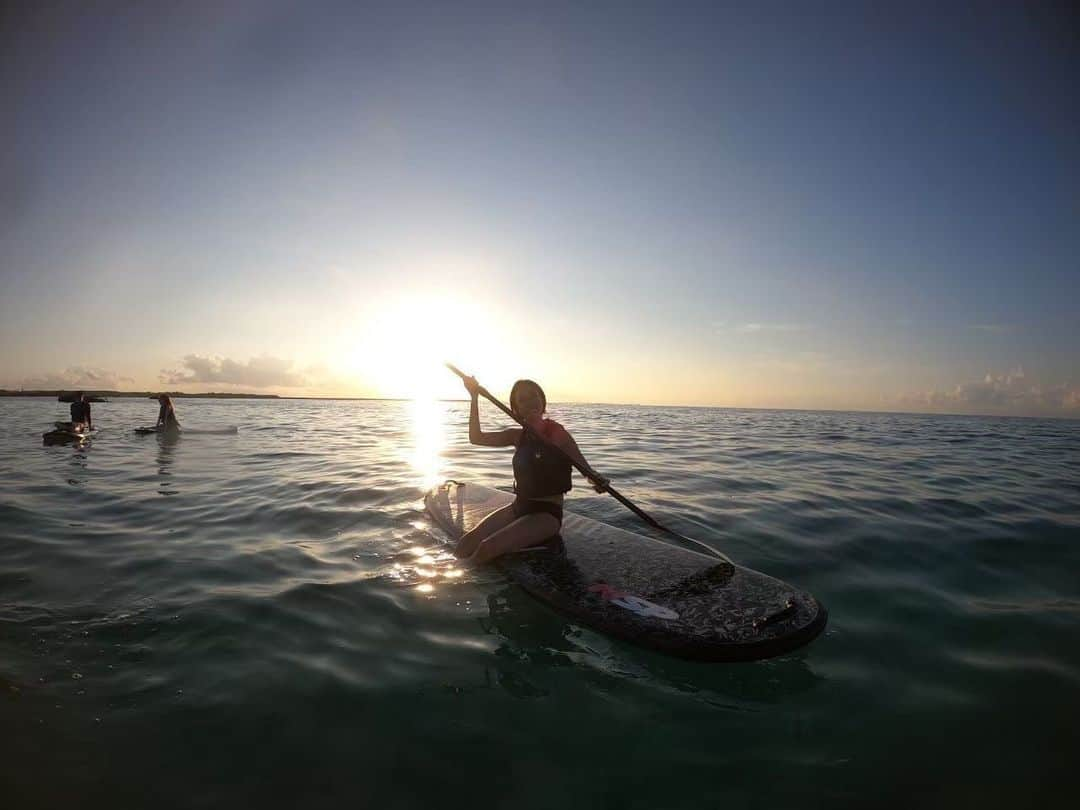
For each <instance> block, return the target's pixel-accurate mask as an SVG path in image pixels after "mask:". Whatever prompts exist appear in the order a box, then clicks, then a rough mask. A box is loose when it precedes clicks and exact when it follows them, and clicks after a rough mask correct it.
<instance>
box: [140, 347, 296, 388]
mask: <svg viewBox="0 0 1080 810" xmlns="http://www.w3.org/2000/svg"><path fill="white" fill-rule="evenodd" d="M292 365H293V364H292V361H290V360H283V359H281V358H279V357H271V356H270V355H266V354H264V355H260V356H259V357H252V358H251V359H250V360H248V361H247V362H246V363H244V362H241V361H239V360H232V359H231V358H228V357H205V356H203V355H198V354H189V355H187V356H186V357H184V359H183V360H181V361H180V368H178V369H162V370H161V373H160V374H159V375H158V379H159V380H161V382H163V383H166V384H167V385H190V384H194V383H212V384H221V385H238V386H247V387H249V388H271V387H280V388H303V387H305V386H307V385H308V384H309V381H308V378H307V377H306V376H305V375H304V374H303V373H301V372H299V371H296V370H293V367H292Z"/></svg>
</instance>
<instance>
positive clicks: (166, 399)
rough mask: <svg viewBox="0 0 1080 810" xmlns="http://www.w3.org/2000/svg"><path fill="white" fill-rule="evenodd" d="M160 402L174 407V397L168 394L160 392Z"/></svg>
mask: <svg viewBox="0 0 1080 810" xmlns="http://www.w3.org/2000/svg"><path fill="white" fill-rule="evenodd" d="M158 402H160V403H161V404H162V405H168V406H169V407H172V398H171V397H170V396H169V395H168V394H158Z"/></svg>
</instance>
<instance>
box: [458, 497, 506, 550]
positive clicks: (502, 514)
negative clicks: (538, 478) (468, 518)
mask: <svg viewBox="0 0 1080 810" xmlns="http://www.w3.org/2000/svg"><path fill="white" fill-rule="evenodd" d="M514 519H515V518H514V506H513V504H508V505H506V506H502V507H500V508H498V509H496V510H495V511H494V512H492V513H491V514H490V515H488V516H487V517H485V518H484V519H483V520H481V521H480V522H479V523H477V524H476V525H475V526H473V527H472V528H471V529H469V530H468V531H467V532H465V534H463V535H461V539H460V540H458V544H457V547H456V548H455V549H454V554H455V556H458V557H471V556H472V555H473V552H474V551H476V549H477V548H478V547H479V545H480V544H481V543H482V542H484V540H485V539H486V538H487V537H488V536H490V535H492V534H494V533H495V532H497V531H498V530H499V529H501V528H503V527H504V526H509V525H510V524H511V523H513V522H514Z"/></svg>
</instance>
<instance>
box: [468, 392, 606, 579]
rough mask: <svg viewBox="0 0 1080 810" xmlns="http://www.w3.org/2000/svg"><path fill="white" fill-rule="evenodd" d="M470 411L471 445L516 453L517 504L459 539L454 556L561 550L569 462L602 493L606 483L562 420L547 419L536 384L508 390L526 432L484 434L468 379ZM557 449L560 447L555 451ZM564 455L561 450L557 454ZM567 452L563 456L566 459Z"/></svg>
mask: <svg viewBox="0 0 1080 810" xmlns="http://www.w3.org/2000/svg"><path fill="white" fill-rule="evenodd" d="M464 382H465V390H466V391H468V392H469V396H470V397H471V399H472V404H471V406H470V409H469V441H470V442H471V443H472V444H479V445H482V446H484V447H510V446H514V447H516V448H517V449H516V450H515V451H514V493H515V495H516V496H517V497H516V498H515V499H514V502H513V503H512V504H510V505H508V506H504V507H502V508H501V509H496V510H495V511H494V512H492V513H491V514H490V515H488V516H487V517H485V518H484V519H483V520H481V521H480V522H479V523H477V524H476V526H475V527H474V528H472V529H471V530H469V531H467V532H466V533H465V534H463V535H462V536H461V540H460V541H459V542H458V545H457V548H456V549H455V551H454V553H455V554H456V555H457V556H458V557H467V558H469V559H470V560H473V561H474V562H480V563H484V562H489V561H491V560H493V559H495V558H496V557H499V556H501V555H503V554H506V553H508V552H511V551H521V550H523V549H527V548H532V547H535V546H545V547H547V548H549V549H551V550H553V551H555V550H558V549H559V548H560V547H561V541H560V539H559V529H560V528H561V527H562V518H563V508H562V504H563V494H564V493H566V492H569V491H570V487H571V483H570V473H571V466H570V461H571V459H572V460H573V461H574V463H576V464H577V465H578V466H579V467H581V468H582V469H585V470H588V471H589V472H588V478H589V482H590V483H591V484H592V485H593V487H594V488H595V489H596V491H597V492H603V491H604V490H605V489H606V488H607V485H608V480H607V479H606V478H604V477H603V476H602V475H600V474H599V473H598V472H596V471H595V470H593V468H592V467H591V466H590V465H589V463H588V462H587V461H586V460H585V457H584V456H583V455H581V451H580V450H579V449H578V446H577V443H576V442H575V441H574V437H573V436H571V435H570V434H569V433H568V432H567V431H566V429H565V428H564V427H563V426H562V425H560V424H559V423H558V422H556V421H554V420H552V419H545V418H544V412H545V411H546V410H547V397H546V396H544V391H543V389H542V388H540V386H539V385H537V384H536V383H535V382H533V381H532V380H518V381H517V382H516V383H514V387H513V388H512V389H511V391H510V410H512V411H513V412H514V414H515V415H516V416H517V417H518V418H519V419H521V421H522V422H524V423H525V424H526V425H527V426H528V427H527V428H520V427H517V428H508V429H507V430H500V431H498V432H495V433H485V432H483V431H482V430H480V405H479V402H478V396H479V390H480V385H479V383H477V382H476V378H475V377H465V378H464ZM555 448H558V449H557V450H556V449H555ZM560 450H561V451H562V452H559V451H560ZM564 454H565V455H564Z"/></svg>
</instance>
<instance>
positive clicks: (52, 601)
mask: <svg viewBox="0 0 1080 810" xmlns="http://www.w3.org/2000/svg"><path fill="white" fill-rule="evenodd" d="M66 410H67V406H65V405H61V404H58V403H56V402H55V401H51V400H46V399H0V730H2V733H0V805H2V806H3V807H4V808H11V809H12V810H15V809H16V808H30V807H50V808H53V807H88V806H95V807H110V808H119V807H192V808H201V807H225V806H228V807H335V808H340V807H378V808H420V807H423V808H442V807H483V808H553V807H588V808H629V807H634V808H637V807H642V808H706V807H724V808H740V807H760V808H775V807H808V806H809V807H841V806H842V807H847V806H851V807H854V806H881V807H905V808H906V807H912V806H918V807H949V808H959V807H969V806H978V807H984V808H985V807H1010V808H1017V807H1033V806H1042V805H1056V806H1064V805H1069V804H1072V802H1073V801H1074V800H1066V801H1065V802H1064V805H1063V804H1062V798H1063V797H1065V796H1070V795H1072V794H1073V793H1074V791H1075V784H1076V782H1075V773H1076V763H1077V761H1078V760H1080V730H1078V724H1080V422H1075V421H1040V420H1028V419H997V418H975V417H938V416H911V415H893V414H856V413H818V412H781V411H740V410H708V409H679V408H645V407H614V406H580V405H575V406H555V407H553V408H552V412H551V416H553V417H554V418H556V419H558V420H559V421H561V422H563V424H565V425H566V426H567V427H568V428H569V429H570V430H571V431H572V432H573V433H574V435H575V437H576V438H577V440H578V442H579V444H580V445H581V446H582V448H583V450H584V451H585V453H586V455H587V457H588V458H589V459H590V461H591V462H592V463H593V465H594V466H595V467H597V469H599V470H601V471H603V472H605V473H606V474H607V475H609V476H610V477H611V478H612V480H613V483H614V484H615V486H616V487H618V488H619V489H620V490H621V491H622V492H623V493H624V494H626V495H627V496H629V497H630V498H632V499H634V500H635V501H636V502H638V503H639V504H640V505H641V506H642V507H644V508H645V509H646V510H647V511H650V512H651V513H653V514H654V515H655V516H656V517H658V518H660V519H661V520H662V521H666V522H668V523H669V524H671V525H672V526H673V528H675V529H677V530H678V531H680V532H682V533H684V534H687V535H690V536H693V537H696V538H698V539H700V540H702V541H704V542H706V543H708V544H710V545H712V546H714V547H715V548H718V549H721V550H722V551H724V552H725V553H727V554H728V555H730V556H731V557H732V558H733V559H734V560H736V561H737V562H739V563H741V564H743V565H747V566H749V567H752V568H756V569H759V570H761V571H764V572H766V573H769V574H772V575H774V576H777V577H780V578H782V579H785V580H788V581H790V582H792V583H793V584H796V585H799V586H801V587H803V588H805V589H807V590H809V591H811V592H812V593H814V594H815V595H816V596H817V597H818V598H819V599H821V600H822V602H824V603H825V605H826V606H827V607H828V608H829V611H830V622H829V627H828V629H827V631H826V633H825V634H824V635H823V636H821V637H820V638H819V639H818V640H817V641H815V642H813V643H812V644H811V645H810V646H809V647H806V648H804V649H803V650H800V651H799V652H798V653H796V654H793V655H790V656H787V657H784V658H780V659H774V660H771V661H764V662H758V663H750V664H728V665H724V664H696V663H690V662H684V661H679V660H675V659H671V658H666V657H664V656H661V655H658V654H655V653H652V652H649V651H646V650H641V649H638V648H635V647H632V646H628V645H625V644H622V643H619V642H615V641H612V640H610V639H608V638H605V637H604V636H602V635H599V634H597V633H594V632H592V631H589V630H586V629H583V628H581V627H578V626H575V625H574V624H572V623H570V622H568V621H566V620H564V619H563V618H561V617H560V616H559V615H557V614H554V613H552V612H551V611H549V610H547V609H546V608H544V607H542V606H540V605H539V604H538V603H536V602H534V601H533V600H532V599H530V598H529V597H528V596H527V595H526V594H524V593H523V592H522V591H521V590H520V589H519V588H517V587H515V586H513V585H511V584H509V583H508V582H507V581H506V580H505V579H503V578H502V577H501V576H500V575H499V574H498V573H496V572H494V571H492V570H482V569H470V568H467V567H465V568H463V567H461V566H459V565H458V563H457V561H456V560H454V559H453V557H452V556H451V555H450V554H449V552H448V549H447V546H446V545H445V544H444V540H445V538H444V537H443V536H442V535H441V533H440V532H439V531H438V530H437V529H436V528H435V527H434V526H433V525H432V523H431V521H430V520H429V519H428V518H427V516H426V515H425V513H424V511H423V503H422V496H423V493H424V491H425V490H426V489H427V488H428V487H429V486H431V485H433V484H435V483H438V482H441V481H442V480H443V479H445V478H448V477H450V478H456V479H459V480H468V481H475V482H480V483H485V484H491V485H496V486H505V485H509V484H510V483H511V474H510V454H509V451H506V450H492V449H481V448H474V447H471V446H469V445H468V442H467V431H466V417H467V406H466V405H465V404H464V403H435V404H430V405H427V406H418V405H414V404H413V403H403V402H337V401H281V402H276V403H268V402H259V401H205V400H196V401H192V400H179V401H178V415H179V417H180V420H181V422H182V423H183V424H184V425H185V426H187V427H193V428H194V427H220V426H225V425H237V426H239V428H240V432H239V433H238V434H237V435H234V436H209V435H204V436H195V435H189V436H183V437H181V438H180V439H179V440H177V441H175V442H168V441H165V440H161V439H159V438H158V437H157V436H146V437H141V436H136V435H134V434H133V433H132V432H131V429H132V428H133V427H136V426H138V425H141V424H146V423H152V422H153V420H154V418H155V417H156V412H157V405H156V403H154V402H150V401H147V400H135V399H130V400H118V401H115V402H110V403H105V404H100V405H95V406H94V416H95V422H96V424H97V425H98V426H99V428H100V431H99V433H98V434H97V435H96V437H95V438H94V439H93V441H92V442H91V443H90V444H88V445H87V446H86V447H83V448H73V447H71V446H59V447H42V444H41V433H42V432H43V431H44V430H46V429H47V428H49V427H50V423H51V422H52V420H54V419H62V418H66ZM499 417H500V415H499V414H498V413H497V412H495V410H494V408H490V409H487V410H486V411H484V412H483V421H484V425H485V427H486V428H489V429H494V428H496V427H499V426H503V425H504V421H505V420H503V419H500V418H499ZM568 508H569V509H570V510H572V511H576V512H579V513H581V514H585V515H588V516H590V517H593V518H597V519H600V520H603V521H607V522H609V523H613V524H616V525H619V526H622V527H625V528H630V529H634V530H639V527H640V524H639V523H638V522H637V519H636V518H635V517H634V516H633V515H632V514H631V513H629V512H627V511H626V510H625V509H624V508H623V507H621V506H619V504H618V503H616V502H615V501H614V500H612V499H610V498H606V497H605V496H599V495H596V494H595V493H592V492H591V491H586V490H585V488H584V487H583V485H582V481H581V479H580V478H576V479H575V489H574V491H573V492H572V493H571V495H570V497H569V501H568ZM976 803H977V804H976Z"/></svg>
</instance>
